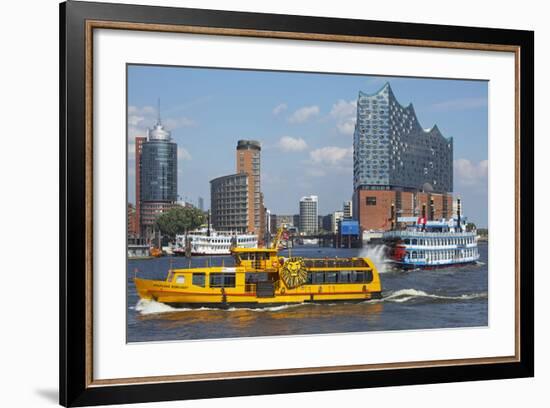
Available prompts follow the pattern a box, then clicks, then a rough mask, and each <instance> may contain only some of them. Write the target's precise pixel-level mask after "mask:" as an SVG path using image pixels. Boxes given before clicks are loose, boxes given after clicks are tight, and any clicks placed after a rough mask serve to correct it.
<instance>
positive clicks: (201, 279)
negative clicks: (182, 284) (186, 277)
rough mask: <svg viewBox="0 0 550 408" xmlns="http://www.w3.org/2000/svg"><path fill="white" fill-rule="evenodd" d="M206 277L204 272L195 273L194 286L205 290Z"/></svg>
mask: <svg viewBox="0 0 550 408" xmlns="http://www.w3.org/2000/svg"><path fill="white" fill-rule="evenodd" d="M205 276H206V274H205V273H204V272H195V273H193V285H195V286H200V287H202V288H204V286H205Z"/></svg>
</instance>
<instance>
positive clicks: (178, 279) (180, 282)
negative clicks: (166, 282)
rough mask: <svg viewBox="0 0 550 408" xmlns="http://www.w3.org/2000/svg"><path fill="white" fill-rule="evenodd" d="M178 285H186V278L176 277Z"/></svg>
mask: <svg viewBox="0 0 550 408" xmlns="http://www.w3.org/2000/svg"><path fill="white" fill-rule="evenodd" d="M176 283H179V284H184V283H185V276H183V275H178V276H177V277H176Z"/></svg>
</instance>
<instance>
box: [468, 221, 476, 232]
mask: <svg viewBox="0 0 550 408" xmlns="http://www.w3.org/2000/svg"><path fill="white" fill-rule="evenodd" d="M475 230H476V225H475V224H474V223H473V222H469V223H468V224H466V231H475Z"/></svg>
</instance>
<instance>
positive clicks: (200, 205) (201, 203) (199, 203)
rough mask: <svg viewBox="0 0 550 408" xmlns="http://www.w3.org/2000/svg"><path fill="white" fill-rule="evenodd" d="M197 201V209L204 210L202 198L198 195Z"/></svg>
mask: <svg viewBox="0 0 550 408" xmlns="http://www.w3.org/2000/svg"><path fill="white" fill-rule="evenodd" d="M198 201H199V202H198V206H199V210H201V211H204V198H202V197H199V200H198Z"/></svg>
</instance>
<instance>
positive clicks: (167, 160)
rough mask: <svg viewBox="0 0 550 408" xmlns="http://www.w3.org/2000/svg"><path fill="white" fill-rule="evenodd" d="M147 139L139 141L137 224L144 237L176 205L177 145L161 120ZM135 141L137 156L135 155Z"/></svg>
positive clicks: (151, 234) (150, 131) (150, 130)
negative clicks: (159, 218)
mask: <svg viewBox="0 0 550 408" xmlns="http://www.w3.org/2000/svg"><path fill="white" fill-rule="evenodd" d="M147 133H148V134H147V140H146V141H141V149H140V150H141V152H140V156H139V165H138V164H137V163H136V166H137V167H136V168H139V174H140V176H139V203H140V204H139V206H140V224H141V225H140V227H141V232H142V234H143V235H144V236H145V238H146V239H148V240H149V239H151V238H152V236H153V234H154V229H155V223H156V219H157V217H158V216H159V215H160V214H162V213H163V212H165V211H168V210H169V209H171V208H173V207H174V206H176V205H177V204H176V201H177V198H178V191H177V186H178V179H177V177H178V161H177V150H178V147H177V144H176V143H175V142H173V141H172V139H171V135H170V132H169V131H168V130H166V129H165V128H164V126H163V125H162V123H161V120H160V114H159V117H158V119H157V123H156V124H155V126H153V128H152V129H148V132H147ZM137 150H138V149H137V143H136V158H137Z"/></svg>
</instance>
